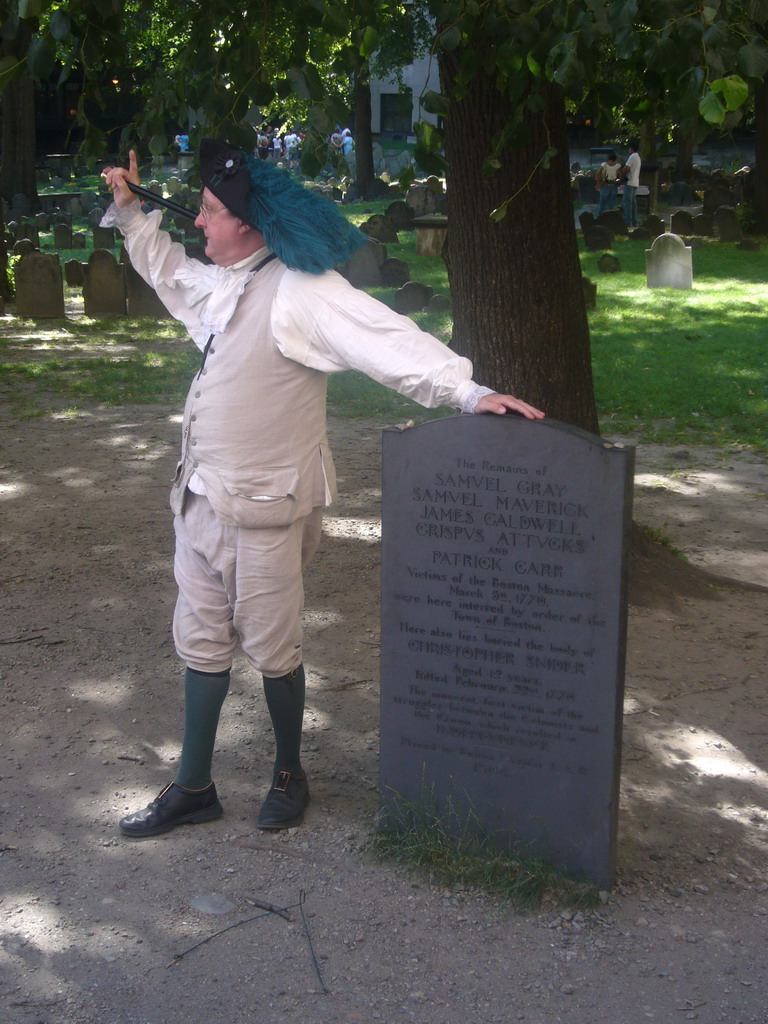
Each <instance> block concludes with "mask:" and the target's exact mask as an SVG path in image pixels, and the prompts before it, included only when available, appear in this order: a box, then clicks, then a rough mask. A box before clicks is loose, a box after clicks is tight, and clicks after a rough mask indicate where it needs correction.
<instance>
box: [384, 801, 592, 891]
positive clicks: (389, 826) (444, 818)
mask: <svg viewBox="0 0 768 1024" xmlns="http://www.w3.org/2000/svg"><path fill="white" fill-rule="evenodd" d="M450 821H451V813H450V809H449V811H448V813H447V815H439V814H436V813H433V812H432V811H431V810H430V809H429V808H427V807H426V806H418V807H417V806H413V805H406V806H405V807H403V808H401V812H400V816H399V819H398V820H394V821H387V822H386V824H384V825H380V826H379V827H378V828H377V830H376V831H375V833H374V835H373V837H372V840H371V845H370V849H371V852H372V853H374V854H375V855H376V856H377V857H380V858H381V859H387V860H394V861H396V862H397V863H400V864H403V865H405V866H407V867H410V868H413V869H415V870H417V871H419V872H421V873H423V874H425V875H426V877H427V878H428V880H429V881H430V882H431V883H432V884H435V885H440V886H444V887H447V888H450V889H455V890H471V891H476V892H483V893H486V894H488V895H490V896H491V897H493V898H495V899H498V900H500V901H501V902H502V903H505V904H508V905H511V906H513V907H515V908H517V909H527V908H536V907H539V906H541V904H542V902H543V901H544V900H545V899H546V900H549V901H552V902H555V903H558V904H565V905H567V906H575V907H579V908H583V909H587V908H593V907H595V906H596V905H597V904H598V902H599V896H598V892H597V889H596V887H595V886H594V885H593V884H591V883H589V882H576V881H573V880H571V879H568V878H566V877H565V876H564V875H562V874H561V873H560V872H558V871H556V870H555V869H554V868H553V867H552V866H551V865H549V864H547V863H545V862H544V861H542V860H540V859H538V858H534V857H521V856H518V855H517V854H515V853H513V852H509V851H506V850H503V849H499V848H498V847H497V846H495V845H494V844H493V843H492V842H491V841H490V840H489V839H488V837H487V836H486V835H485V834H484V833H483V832H482V830H481V829H477V828H470V827H469V825H470V824H471V823H468V824H467V827H458V828H457V829H455V830H454V831H456V832H458V837H457V836H455V835H453V834H450V833H449V830H448V829H449V826H450Z"/></svg>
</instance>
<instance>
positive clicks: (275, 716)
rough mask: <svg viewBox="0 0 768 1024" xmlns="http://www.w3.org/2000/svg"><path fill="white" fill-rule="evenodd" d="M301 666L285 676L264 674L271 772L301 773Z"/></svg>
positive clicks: (304, 687)
mask: <svg viewBox="0 0 768 1024" xmlns="http://www.w3.org/2000/svg"><path fill="white" fill-rule="evenodd" d="M305 690H306V684H305V681H304V666H303V665H299V667H298V668H296V669H294V670H293V672H289V673H288V674H287V675H285V676H277V677H272V678H268V677H267V676H264V697H265V699H266V702H267V710H268V711H269V717H270V718H271V719H272V728H273V729H274V731H275V771H276V772H279V771H284V772H290V773H291V774H292V775H301V774H303V769H302V767H301V756H300V755H301V729H302V724H303V721H304V694H305Z"/></svg>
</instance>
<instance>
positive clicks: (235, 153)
mask: <svg viewBox="0 0 768 1024" xmlns="http://www.w3.org/2000/svg"><path fill="white" fill-rule="evenodd" d="M200 179H201V181H202V183H203V185H204V186H205V187H206V188H207V189H208V190H209V191H210V192H213V194H214V195H215V196H216V198H217V199H220V200H221V202H222V203H224V205H225V206H226V207H227V209H228V210H230V211H231V212H232V213H234V215H235V216H236V217H239V218H240V220H242V221H245V223H246V224H250V225H251V226H252V227H256V225H255V224H254V223H253V220H252V217H251V212H250V203H249V202H248V200H249V198H250V195H251V176H250V174H249V173H248V165H247V162H246V156H245V153H243V151H242V150H240V149H236V148H235V147H234V146H230V144H229V143H228V142H217V141H216V140H215V139H202V140H201V142H200Z"/></svg>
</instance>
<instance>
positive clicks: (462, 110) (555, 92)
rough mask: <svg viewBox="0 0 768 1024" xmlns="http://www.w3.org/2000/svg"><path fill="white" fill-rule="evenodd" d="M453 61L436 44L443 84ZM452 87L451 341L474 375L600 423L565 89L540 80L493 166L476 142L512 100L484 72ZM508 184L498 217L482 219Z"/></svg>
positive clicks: (503, 116) (569, 417)
mask: <svg viewBox="0 0 768 1024" xmlns="http://www.w3.org/2000/svg"><path fill="white" fill-rule="evenodd" d="M455 66H456V65H455V59H454V56H453V54H446V55H443V56H441V75H442V78H443V90H442V91H443V93H444V94H445V95H447V96H450V97H452V96H453V93H454V90H453V88H452V76H453V72H454V69H455ZM460 92H462V93H463V98H462V99H461V100H458V101H457V100H454V99H451V100H450V107H449V111H448V115H447V117H446V122H445V125H446V135H445V155H446V158H447V161H448V171H447V190H448V195H447V211H448V237H447V239H446V247H445V250H444V256H445V259H446V264H447V266H448V275H449V280H450V285H451V294H452V296H453V306H454V328H453V340H452V347H453V348H454V350H455V351H457V352H458V353H460V354H461V355H466V356H468V357H469V358H470V359H471V360H472V361H473V363H474V367H475V372H474V377H475V380H477V381H478V383H481V384H485V385H487V386H489V387H492V388H494V390H497V391H500V392H505V393H509V392H511V393H512V394H517V395H519V396H521V397H523V398H524V399H525V400H526V401H529V402H531V403H533V404H534V405H537V406H539V407H540V408H543V409H544V410H545V411H546V412H547V414H548V415H549V416H550V417H552V418H554V419H558V420H563V421H564V422H566V423H571V424H574V425H576V426H579V427H582V428H583V429H585V430H589V431H592V432H594V433H597V432H598V421H597V412H596V408H595V399H594V388H593V382H592V364H591V356H590V347H589V327H588V324H587V315H586V307H585V300H584V289H583V284H582V274H581V267H580V264H579V250H578V243H577V240H576V228H575V219H574V210H573V202H572V198H571V188H570V177H569V171H568V141H567V135H566V127H565V102H564V99H563V95H562V92H561V90H560V89H559V88H558V87H556V86H550V87H548V89H547V92H546V104H545V107H544V109H543V110H542V111H540V112H537V113H531V112H528V113H527V114H526V115H525V121H526V123H527V125H528V128H529V129H530V134H529V138H528V141H527V143H526V144H525V145H524V146H523V147H522V148H519V149H515V150H507V151H506V152H505V153H504V154H503V156H502V161H503V167H502V168H501V169H500V170H499V171H497V172H496V173H495V174H492V175H490V176H489V175H486V174H485V173H484V172H483V169H482V163H483V160H484V158H485V157H486V156H487V155H488V154H487V152H486V151H485V147H484V146H483V145H481V144H479V142H480V140H484V139H491V138H493V137H494V135H495V134H496V132H498V131H499V130H500V129H501V128H502V127H503V126H504V125H505V124H506V123H507V122H508V121H509V120H510V119H511V118H513V117H514V116H515V115H514V112H513V111H512V110H511V109H510V107H509V105H508V104H507V103H506V102H505V100H504V98H503V96H502V95H501V94H500V93H499V91H498V90H497V89H496V87H495V85H494V83H493V82H492V81H491V80H490V79H488V78H483V77H477V78H475V79H473V81H472V82H471V84H470V85H469V88H468V91H464V90H460ZM550 147H553V148H556V149H557V154H556V155H555V156H554V158H553V159H552V162H551V165H550V167H549V169H544V168H543V167H541V166H539V164H540V161H541V159H542V157H543V155H544V153H545V152H546V150H547V149H548V148H550ZM510 196H514V197H515V198H514V199H513V200H512V202H511V203H510V204H509V208H508V212H507V215H506V216H505V217H504V219H503V220H501V221H498V222H496V221H493V220H491V218H490V213H491V211H492V210H493V209H495V208H496V207H498V206H500V205H501V204H502V203H503V202H504V201H505V200H506V199H508V198H509V197H510Z"/></svg>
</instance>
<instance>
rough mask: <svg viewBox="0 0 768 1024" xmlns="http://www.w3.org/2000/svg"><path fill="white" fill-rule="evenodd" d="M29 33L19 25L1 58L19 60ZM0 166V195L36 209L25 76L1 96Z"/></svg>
mask: <svg viewBox="0 0 768 1024" xmlns="http://www.w3.org/2000/svg"><path fill="white" fill-rule="evenodd" d="M30 38H31V29H30V27H29V25H28V24H27V23H26V22H24V21H22V22H21V24H20V26H19V30H18V33H17V36H16V38H14V39H10V40H6V41H5V42H4V44H3V47H2V54H3V56H23V55H24V54H25V53H26V51H27V48H28V46H29V40H30ZM2 102H3V130H2V163H0V195H2V196H3V198H4V199H11V198H12V197H13V196H14V195H16V194H17V193H23V194H24V195H25V196H27V197H28V198H29V200H30V202H31V204H32V209H33V210H38V209H39V208H40V201H39V199H38V197H37V178H36V176H35V157H36V153H37V140H36V137H35V83H34V82H33V80H32V78H31V77H30V75H28V74H26V73H25V74H21V75H19V77H18V78H14V79H13V81H11V82H10V83H9V85H8V86H7V87H6V89H5V91H4V93H3V99H2Z"/></svg>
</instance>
